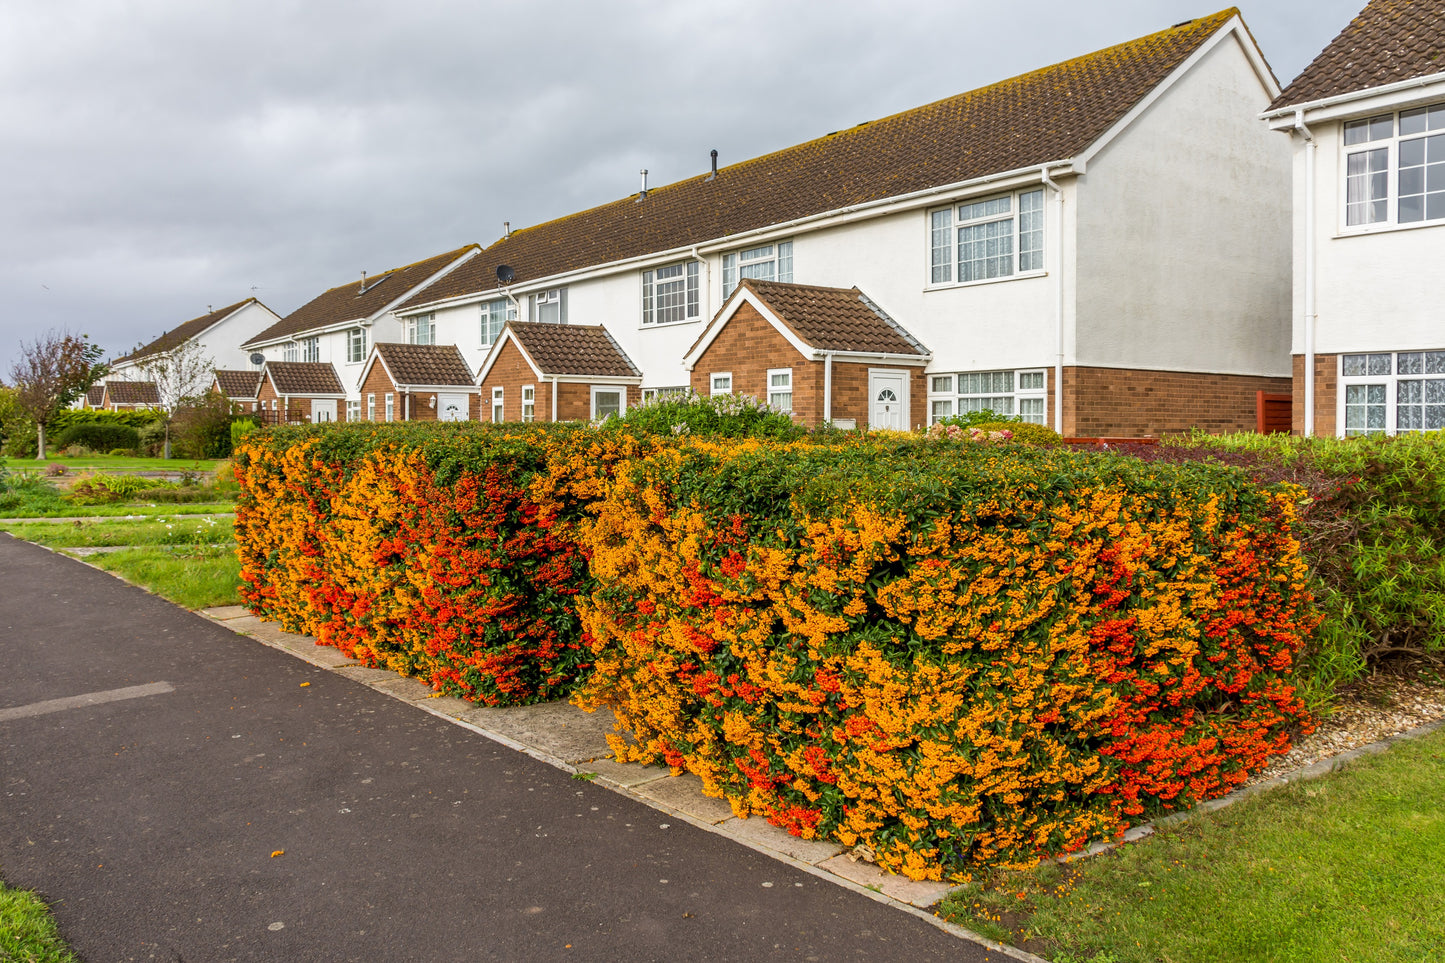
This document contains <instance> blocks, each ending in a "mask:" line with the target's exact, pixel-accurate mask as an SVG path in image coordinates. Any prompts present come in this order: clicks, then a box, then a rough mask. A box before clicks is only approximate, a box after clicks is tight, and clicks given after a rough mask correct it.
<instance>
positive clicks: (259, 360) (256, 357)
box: [251, 354, 266, 364]
mask: <svg viewBox="0 0 1445 963" xmlns="http://www.w3.org/2000/svg"><path fill="white" fill-rule="evenodd" d="M251 363H252V364H265V363H266V356H265V355H264V354H253V355H251Z"/></svg>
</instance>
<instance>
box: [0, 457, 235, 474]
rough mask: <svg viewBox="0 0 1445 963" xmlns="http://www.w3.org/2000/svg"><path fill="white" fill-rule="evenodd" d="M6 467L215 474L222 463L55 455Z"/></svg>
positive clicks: (13, 460) (16, 461)
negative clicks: (55, 467) (59, 466)
mask: <svg viewBox="0 0 1445 963" xmlns="http://www.w3.org/2000/svg"><path fill="white" fill-rule="evenodd" d="M6 464H7V465H8V466H9V468H10V470H11V471H14V472H34V471H45V470H46V469H47V468H48V467H49V466H51V465H63V466H64V467H65V468H66V470H68V471H166V472H175V473H177V474H179V473H181V472H193V473H200V472H214V471H215V470H216V466H217V465H219V464H221V460H220V459H204V460H201V461H197V460H195V459H193V458H139V457H136V458H129V457H124V456H120V455H85V456H81V457H75V458H71V457H68V456H64V455H61V456H54V455H52V456H51V457H49V458H46V459H45V460H44V461H41V460H40V459H37V458H11V459H8V460H7V462H6Z"/></svg>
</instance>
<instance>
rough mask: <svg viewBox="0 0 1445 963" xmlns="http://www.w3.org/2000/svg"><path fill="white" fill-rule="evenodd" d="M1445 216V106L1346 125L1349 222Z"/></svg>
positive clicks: (1359, 223)
mask: <svg viewBox="0 0 1445 963" xmlns="http://www.w3.org/2000/svg"><path fill="white" fill-rule="evenodd" d="M1437 220H1445V104H1434V105H1432V106H1429V107H1417V108H1415V109H1414V110H1405V111H1401V112H1400V113H1399V114H1381V115H1379V116H1378V117H1370V118H1367V119H1365V120H1352V121H1349V122H1348V123H1346V124H1345V224H1346V225H1347V226H1349V227H1362V226H1365V225H1369V224H1385V225H1389V224H1418V223H1420V222H1422V221H1437Z"/></svg>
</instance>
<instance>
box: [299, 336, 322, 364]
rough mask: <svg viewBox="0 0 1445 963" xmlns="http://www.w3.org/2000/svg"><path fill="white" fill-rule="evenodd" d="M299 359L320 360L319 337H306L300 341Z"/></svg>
mask: <svg viewBox="0 0 1445 963" xmlns="http://www.w3.org/2000/svg"><path fill="white" fill-rule="evenodd" d="M301 360H302V361H320V360H321V339H320V338H307V339H306V340H305V341H302V342H301Z"/></svg>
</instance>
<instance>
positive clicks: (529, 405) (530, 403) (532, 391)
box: [522, 385, 537, 423]
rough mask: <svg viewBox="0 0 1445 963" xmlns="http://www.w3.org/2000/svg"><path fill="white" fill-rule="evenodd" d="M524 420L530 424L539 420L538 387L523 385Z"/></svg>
mask: <svg viewBox="0 0 1445 963" xmlns="http://www.w3.org/2000/svg"><path fill="white" fill-rule="evenodd" d="M522 420H523V421H524V422H528V423H530V422H533V421H536V420H537V386H536V385H522Z"/></svg>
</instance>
